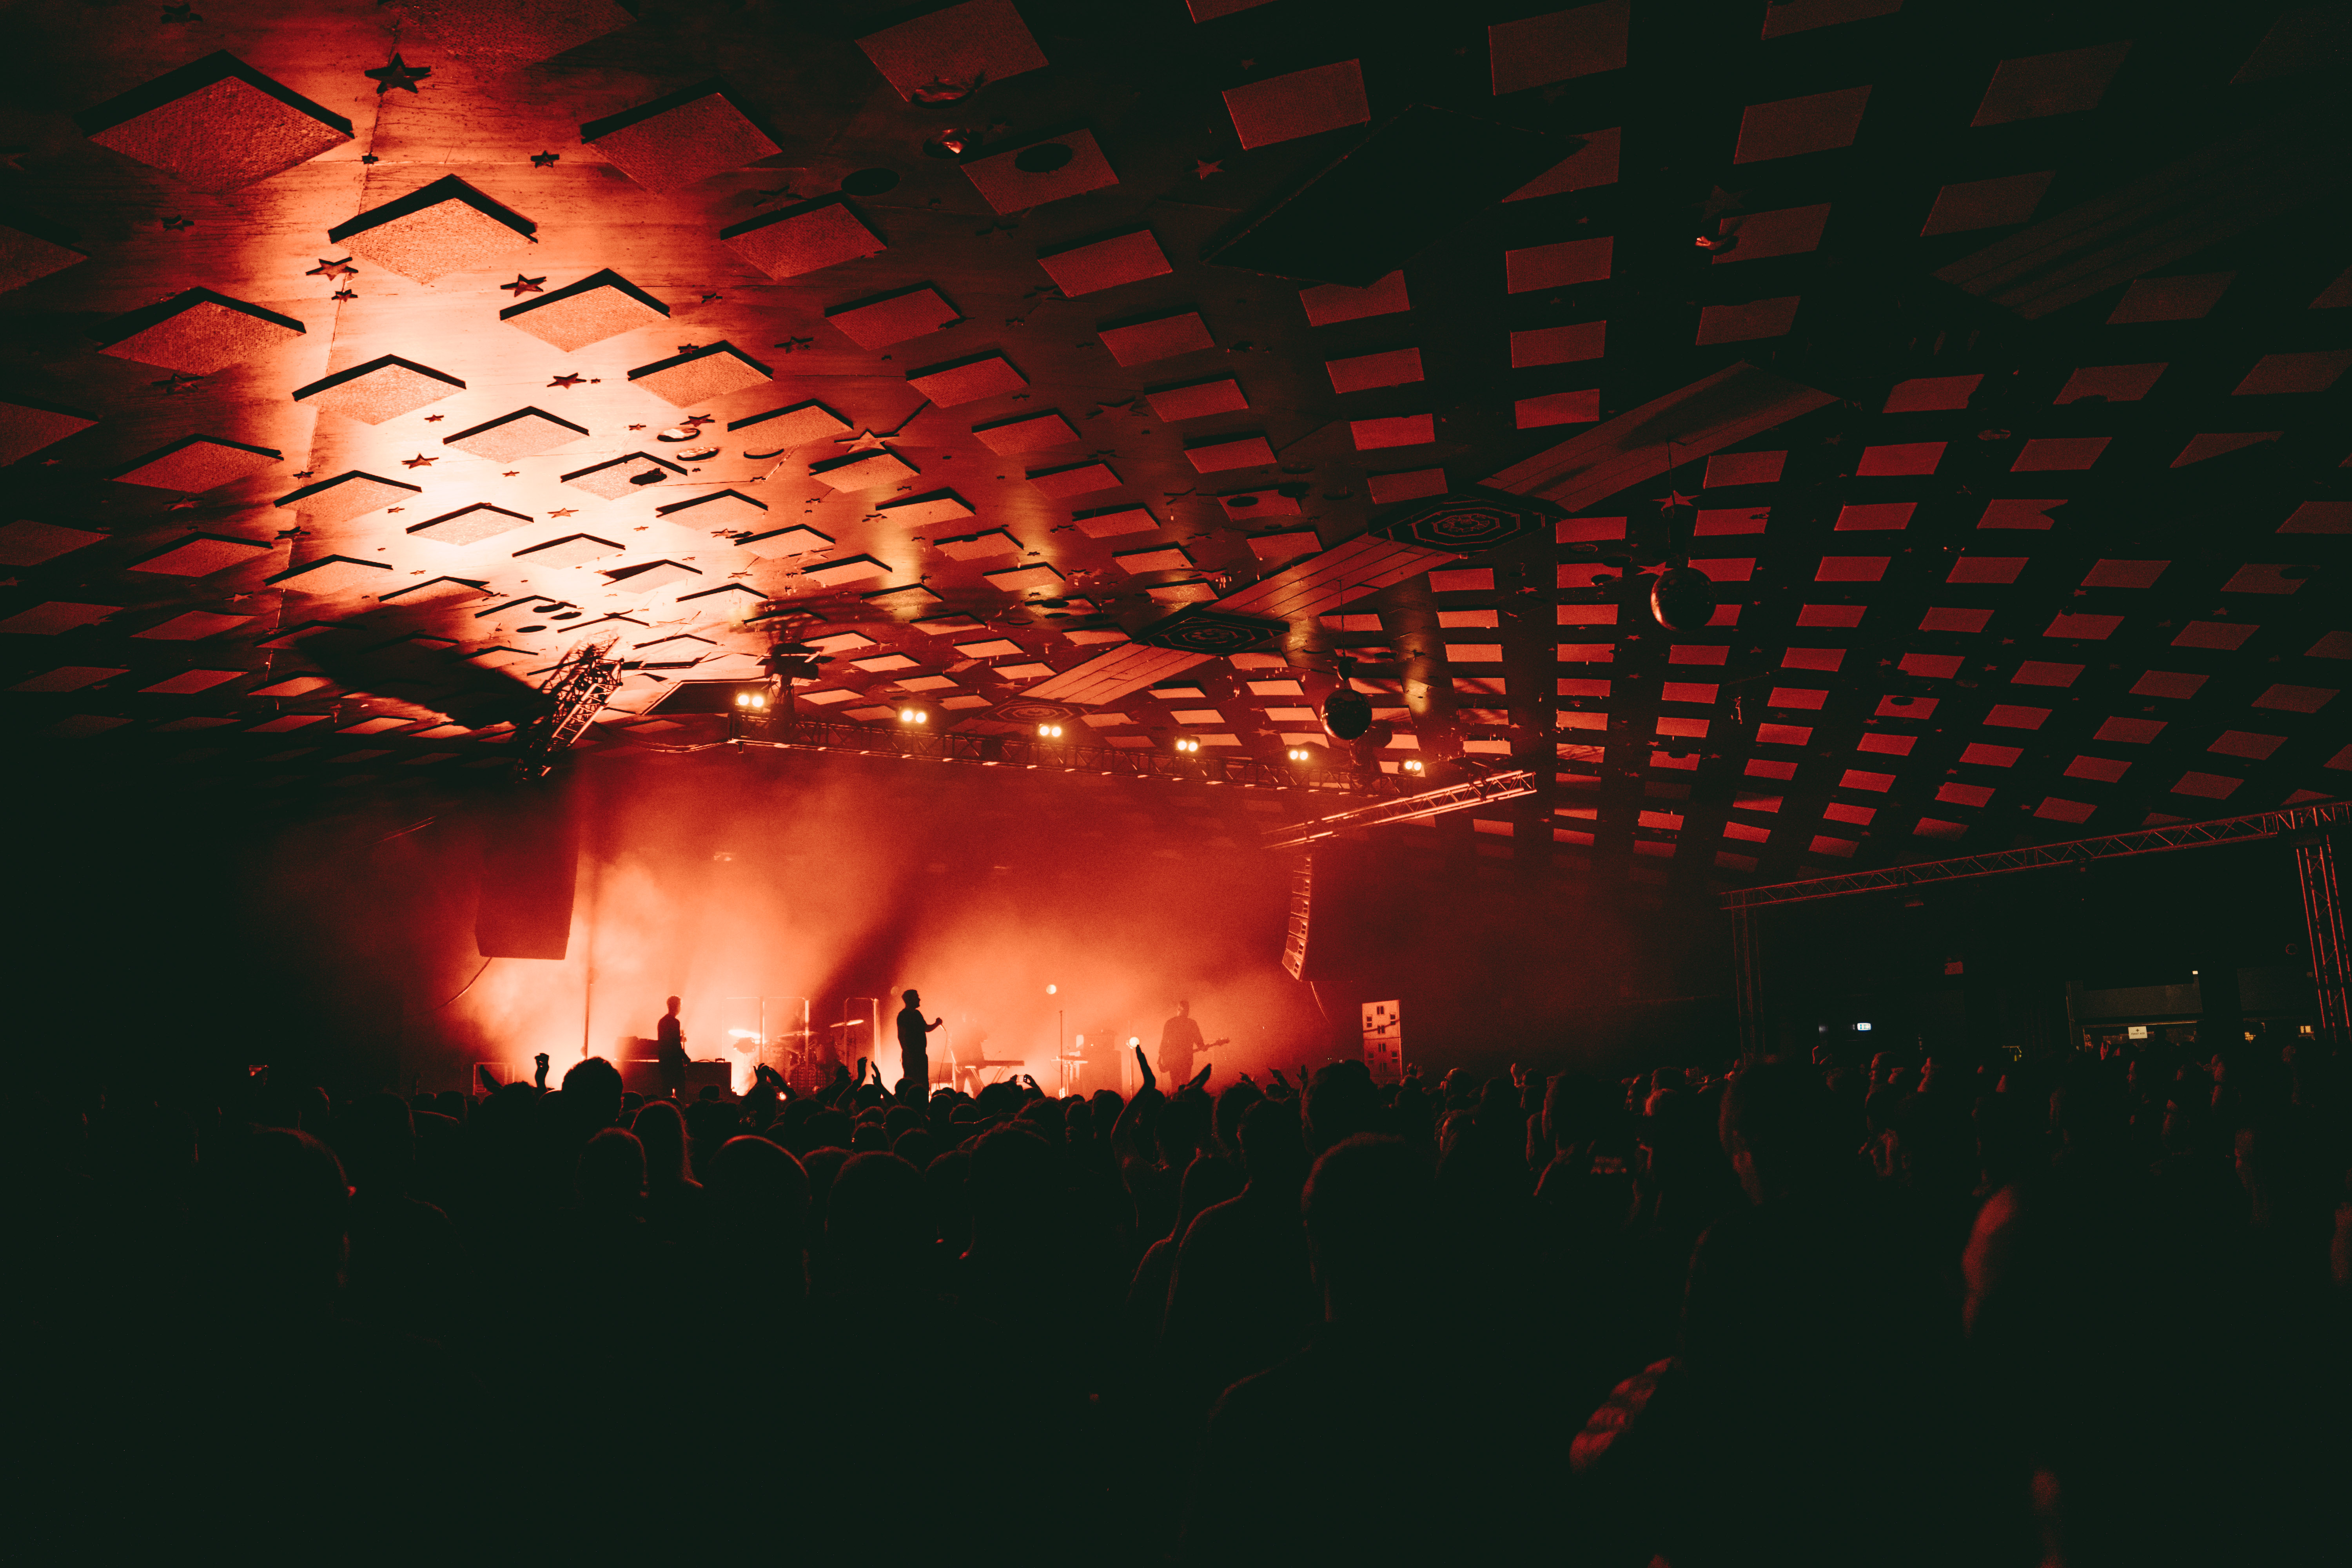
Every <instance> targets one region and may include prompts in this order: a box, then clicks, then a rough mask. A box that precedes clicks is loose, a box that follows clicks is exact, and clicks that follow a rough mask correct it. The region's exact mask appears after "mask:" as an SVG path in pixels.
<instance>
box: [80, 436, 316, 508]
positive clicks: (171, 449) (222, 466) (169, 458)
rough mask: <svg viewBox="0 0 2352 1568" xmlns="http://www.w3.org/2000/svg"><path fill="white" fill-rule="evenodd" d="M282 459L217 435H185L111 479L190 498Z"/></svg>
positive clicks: (259, 448) (264, 450)
mask: <svg viewBox="0 0 2352 1568" xmlns="http://www.w3.org/2000/svg"><path fill="white" fill-rule="evenodd" d="M282 457H283V454H282V453H278V452H275V451H272V450H271V449H270V448H268V447H248V446H247V445H246V444H245V443H244V442H242V441H231V440H228V439H226V437H219V436H185V437H181V438H180V439H179V440H177V441H174V442H173V443H172V444H171V445H170V446H168V447H163V449H162V450H160V451H155V452H150V453H149V454H148V455H147V456H145V457H143V458H140V459H138V460H137V461H136V462H134V463H132V464H131V466H130V467H129V468H124V469H123V470H122V471H121V472H120V473H118V474H116V475H115V476H114V477H115V478H116V479H121V481H122V482H123V483H124V484H127V485H150V486H152V487H153V488H154V489H162V490H184V491H186V492H188V493H189V494H192V495H193V494H195V493H197V492H199V491H203V490H209V489H215V488H217V487H219V486H221V485H225V484H227V483H228V482H229V481H230V480H232V479H243V478H245V477H246V475H247V474H250V473H253V472H256V471H257V470H258V469H261V468H268V466H269V465H270V464H272V463H275V462H278V461H279V460H280V459H281V458H282Z"/></svg>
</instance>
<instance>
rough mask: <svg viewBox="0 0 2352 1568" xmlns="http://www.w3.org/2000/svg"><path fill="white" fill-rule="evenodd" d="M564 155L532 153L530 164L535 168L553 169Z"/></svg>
mask: <svg viewBox="0 0 2352 1568" xmlns="http://www.w3.org/2000/svg"><path fill="white" fill-rule="evenodd" d="M562 156H563V154H562V153H532V154H531V155H530V166H531V167H532V168H534V169H552V168H553V167H555V164H556V161H557V160H558V159H560V158H562Z"/></svg>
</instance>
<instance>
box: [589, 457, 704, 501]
mask: <svg viewBox="0 0 2352 1568" xmlns="http://www.w3.org/2000/svg"><path fill="white" fill-rule="evenodd" d="M685 477H686V470H685V469H684V468H679V467H678V466H677V464H676V463H671V462H665V461H664V460H663V459H661V458H656V457H650V456H648V455H646V453H644V452H629V453H625V454H624V455H623V456H621V457H618V458H610V459H608V460H607V461H604V462H602V463H598V464H596V465H594V466H593V467H592V468H575V469H573V470H572V472H570V473H568V474H566V475H564V476H563V483H565V484H567V485H570V486H571V487H572V489H576V490H586V491H587V492H588V493H589V494H590V495H592V496H602V497H603V498H604V500H620V499H621V498H622V497H623V496H625V495H628V494H631V493H632V492H634V491H636V490H639V489H644V488H645V487H646V486H648V485H658V484H662V483H665V482H667V481H668V480H670V479H684V478H685Z"/></svg>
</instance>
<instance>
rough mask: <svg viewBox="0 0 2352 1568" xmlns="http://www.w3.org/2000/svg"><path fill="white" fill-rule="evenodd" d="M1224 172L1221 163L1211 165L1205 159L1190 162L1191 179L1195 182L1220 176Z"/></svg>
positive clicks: (1223, 166)
mask: <svg viewBox="0 0 2352 1568" xmlns="http://www.w3.org/2000/svg"><path fill="white" fill-rule="evenodd" d="M1224 172H1225V165H1224V164H1223V162H1222V161H1221V162H1218V163H1211V162H1209V161H1208V160H1207V159H1205V158H1195V159H1193V160H1192V177H1193V178H1194V179H1196V180H1205V179H1207V178H1208V177H1209V176H1210V175H1212V174H1223V173H1224Z"/></svg>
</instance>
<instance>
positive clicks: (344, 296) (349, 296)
mask: <svg viewBox="0 0 2352 1568" xmlns="http://www.w3.org/2000/svg"><path fill="white" fill-rule="evenodd" d="M327 298H329V299H330V300H356V299H358V298H359V296H358V295H357V294H355V293H353V292H352V290H351V289H336V290H335V291H334V292H333V293H332V294H330V295H328V296H327Z"/></svg>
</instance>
